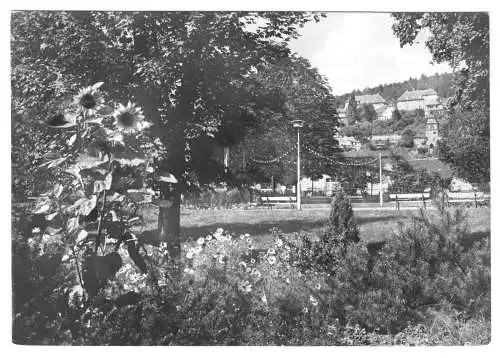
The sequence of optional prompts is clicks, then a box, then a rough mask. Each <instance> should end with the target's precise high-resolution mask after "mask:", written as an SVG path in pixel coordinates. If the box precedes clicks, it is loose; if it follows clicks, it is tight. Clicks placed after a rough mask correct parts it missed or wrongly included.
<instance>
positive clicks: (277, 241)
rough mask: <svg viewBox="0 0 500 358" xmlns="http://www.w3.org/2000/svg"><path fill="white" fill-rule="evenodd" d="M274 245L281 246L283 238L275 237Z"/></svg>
mask: <svg viewBox="0 0 500 358" xmlns="http://www.w3.org/2000/svg"><path fill="white" fill-rule="evenodd" d="M276 246H278V247H281V246H283V240H281V239H280V238H279V237H278V238H277V239H276Z"/></svg>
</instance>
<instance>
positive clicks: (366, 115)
mask: <svg viewBox="0 0 500 358" xmlns="http://www.w3.org/2000/svg"><path fill="white" fill-rule="evenodd" d="M360 117H361V118H363V119H364V120H365V121H367V122H370V123H372V122H373V121H375V120H376V119H377V111H375V107H373V104H367V103H365V104H363V105H362V106H361V114H360Z"/></svg>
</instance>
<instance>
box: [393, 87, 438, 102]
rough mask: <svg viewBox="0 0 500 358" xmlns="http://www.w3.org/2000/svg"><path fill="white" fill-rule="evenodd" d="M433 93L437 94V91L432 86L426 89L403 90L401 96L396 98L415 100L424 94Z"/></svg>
mask: <svg viewBox="0 0 500 358" xmlns="http://www.w3.org/2000/svg"><path fill="white" fill-rule="evenodd" d="M433 95H435V96H437V93H436V91H434V90H433V89H432V88H430V89H426V90H418V91H405V93H403V94H402V95H401V97H399V98H398V102H400V101H416V100H421V99H422V98H423V97H424V96H433Z"/></svg>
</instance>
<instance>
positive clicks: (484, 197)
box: [447, 191, 490, 208]
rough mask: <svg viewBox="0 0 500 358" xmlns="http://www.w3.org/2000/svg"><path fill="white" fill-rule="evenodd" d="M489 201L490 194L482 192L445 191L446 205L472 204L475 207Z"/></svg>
mask: <svg viewBox="0 0 500 358" xmlns="http://www.w3.org/2000/svg"><path fill="white" fill-rule="evenodd" d="M489 202H490V194H487V193H483V192H475V191H474V192H452V191H449V192H448V193H447V203H448V205H450V204H451V205H460V204H465V205H467V204H472V203H474V205H475V207H476V208H477V207H478V206H480V205H487V204H489Z"/></svg>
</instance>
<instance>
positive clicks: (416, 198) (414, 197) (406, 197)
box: [389, 193, 431, 210]
mask: <svg viewBox="0 0 500 358" xmlns="http://www.w3.org/2000/svg"><path fill="white" fill-rule="evenodd" d="M430 197H431V195H430V193H408V194H406V193H404V194H389V199H390V200H393V201H395V202H396V209H397V210H399V208H400V203H401V202H422V205H423V207H424V209H426V208H427V201H428V200H429V199H430Z"/></svg>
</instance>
